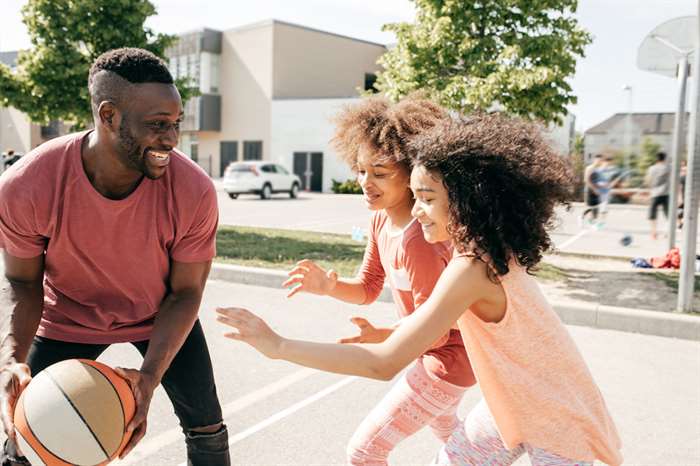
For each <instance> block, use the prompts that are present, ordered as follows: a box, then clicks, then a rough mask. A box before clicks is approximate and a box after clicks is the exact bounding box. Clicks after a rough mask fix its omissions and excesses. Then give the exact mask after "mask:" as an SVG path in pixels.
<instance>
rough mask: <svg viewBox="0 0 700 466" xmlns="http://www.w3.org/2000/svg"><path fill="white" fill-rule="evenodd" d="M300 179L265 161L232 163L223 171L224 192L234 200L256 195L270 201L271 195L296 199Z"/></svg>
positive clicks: (279, 166) (277, 165) (278, 165)
mask: <svg viewBox="0 0 700 466" xmlns="http://www.w3.org/2000/svg"><path fill="white" fill-rule="evenodd" d="M300 187H301V179H299V177H298V176H297V175H295V174H293V173H289V170H287V169H286V168H284V167H283V166H282V165H280V164H277V163H272V162H265V161H248V162H232V163H230V164H229V166H228V167H226V169H225V170H224V191H226V193H228V197H230V198H231V199H236V198H237V197H238V195H239V194H257V195H259V196H260V197H261V198H262V199H270V197H271V196H272V194H273V193H289V197H291V198H296V197H297V195H298V194H299V188H300Z"/></svg>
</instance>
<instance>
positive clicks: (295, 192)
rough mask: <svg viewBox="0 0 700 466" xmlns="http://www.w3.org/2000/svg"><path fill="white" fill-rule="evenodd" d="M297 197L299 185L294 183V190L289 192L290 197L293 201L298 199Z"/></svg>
mask: <svg viewBox="0 0 700 466" xmlns="http://www.w3.org/2000/svg"><path fill="white" fill-rule="evenodd" d="M297 196H299V185H298V184H296V183H294V184H293V185H292V190H291V191H289V197H291V198H292V199H296V198H297Z"/></svg>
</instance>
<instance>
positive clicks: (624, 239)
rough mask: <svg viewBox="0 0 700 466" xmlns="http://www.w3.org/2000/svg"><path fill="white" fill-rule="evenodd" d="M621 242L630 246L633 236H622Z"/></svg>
mask: <svg viewBox="0 0 700 466" xmlns="http://www.w3.org/2000/svg"><path fill="white" fill-rule="evenodd" d="M620 244H621V245H623V246H629V245H630V244H632V236H631V235H624V236H623V237H622V238H620Z"/></svg>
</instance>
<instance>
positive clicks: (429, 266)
mask: <svg viewBox="0 0 700 466" xmlns="http://www.w3.org/2000/svg"><path fill="white" fill-rule="evenodd" d="M368 236H369V238H368V241H367V248H366V249H365V255H364V258H363V260H362V267H361V269H360V273H359V275H358V278H359V279H360V281H361V282H362V284H363V286H364V288H365V294H366V295H367V299H366V302H365V303H364V304H369V303H372V302H374V301H375V300H376V299H377V298H378V297H379V295H380V294H381V292H382V287H383V286H384V280H385V279H387V280H388V281H389V286H390V288H391V292H392V295H393V298H394V302H395V303H396V306H397V308H398V314H399V317H402V318H403V317H406V316H407V315H409V314H411V313H413V311H415V310H416V308H418V306H420V305H421V304H423V303H424V302H425V301H426V300H427V299H428V297H430V293H432V292H433V288H434V287H435V283H437V281H438V278H440V274H441V273H442V271H443V270H444V269H445V267H446V266H447V264H448V263H449V261H450V259H451V258H452V246H451V245H450V244H449V243H437V244H431V243H428V242H427V241H426V240H425V238H424V237H423V231H422V229H421V227H420V224H419V223H418V222H417V221H416V220H413V221H412V222H411V223H410V224H409V225H408V226H406V227H405V228H404V229H403V231H401V232H398V233H395V234H394V233H392V232H391V221H390V220H389V217H388V216H387V214H386V213H385V212H384V211H378V212H375V213H374V215H372V220H371V225H370V230H369V235H368ZM422 358H423V364H424V366H425V368H426V370H427V371H428V372H429V373H431V374H433V375H434V376H435V377H437V378H440V379H442V380H446V381H447V382H450V383H452V384H455V385H460V386H462V387H470V386H472V385H474V383H475V382H476V379H475V378H474V372H473V371H472V368H471V365H470V364H469V358H468V357H467V353H466V352H465V350H464V342H463V341H462V336H461V335H460V333H459V330H456V329H453V330H451V331H450V333H449V334H448V335H445V336H444V337H443V338H442V339H441V340H440V341H439V342H437V343H436V345H434V346H433V348H432V349H430V350H428V351H427V352H426V353H425V354H424V355H423V356H422Z"/></svg>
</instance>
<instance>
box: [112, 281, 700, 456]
mask: <svg viewBox="0 0 700 466" xmlns="http://www.w3.org/2000/svg"><path fill="white" fill-rule="evenodd" d="M231 304H236V305H244V306H247V307H249V308H250V309H252V310H254V311H255V312H257V313H258V314H260V315H261V316H263V317H264V318H266V319H267V320H268V322H269V323H270V324H271V325H272V326H273V328H275V329H276V330H277V331H279V332H280V333H282V334H283V335H285V336H292V337H299V338H302V337H303V338H307V339H313V340H317V341H334V340H336V339H337V338H339V337H341V336H346V335H348V334H351V333H353V327H352V325H351V324H350V323H349V322H348V318H349V317H350V316H352V315H358V314H359V315H366V316H368V317H369V318H371V319H372V320H373V321H375V322H377V323H389V322H391V321H393V312H394V311H393V308H392V306H391V305H390V304H381V303H378V304H375V305H372V306H371V307H369V308H360V307H359V306H351V305H343V304H339V303H336V302H334V301H332V300H330V299H327V298H322V297H316V296H308V295H300V296H297V297H295V298H294V299H292V300H288V299H286V298H285V296H284V291H282V290H279V291H278V290H274V289H269V288H258V287H253V286H244V285H237V284H231V283H225V282H221V281H210V282H209V284H208V286H207V291H206V296H205V302H204V304H203V306H202V312H201V319H202V322H203V326H204V328H205V331H206V333H207V338H208V340H209V345H210V350H211V353H212V359H213V362H214V367H215V371H216V378H217V386H218V390H219V394H220V398H221V402H222V405H223V406H224V413H225V420H226V423H227V424H228V427H229V432H230V438H231V454H232V459H233V463H234V464H236V465H251V466H253V465H256V466H275V465H290V466H291V465H299V466H309V465H324V466H325V465H341V464H343V463H344V451H345V444H346V442H347V440H348V439H349V438H350V436H351V435H352V432H353V431H354V429H355V427H356V426H357V425H358V424H359V423H360V421H361V420H362V418H363V417H364V416H365V415H366V414H367V413H368V412H369V411H370V409H371V408H372V407H373V406H374V405H375V404H376V403H377V402H378V401H379V400H380V399H381V398H382V396H383V395H384V394H385V393H386V392H387V391H388V389H389V387H390V385H391V384H390V383H387V382H380V381H374V380H364V379H359V378H349V377H345V376H340V375H333V374H325V373H319V372H316V371H312V370H308V369H304V368H301V367H297V366H294V365H292V364H289V363H286V362H283V361H270V360H267V359H265V358H264V357H262V356H260V355H259V354H258V353H256V352H255V351H254V350H252V349H251V348H249V347H247V346H246V345H244V344H241V343H238V342H233V341H230V340H227V339H225V338H223V337H222V328H220V327H219V325H218V324H216V322H215V321H214V315H213V309H214V308H215V307H216V306H219V305H231ZM569 331H570V332H571V333H572V335H573V337H574V339H575V340H576V342H577V344H578V345H579V348H580V349H581V351H582V353H583V355H584V357H585V359H586V361H587V362H588V364H589V367H590V368H591V371H592V373H593V375H594V377H595V379H596V381H597V382H598V384H599V386H600V388H601V391H602V392H603V394H604V396H605V399H606V401H607V403H608V406H609V408H610V411H611V413H612V415H613V417H614V419H615V421H616V423H617V426H618V429H619V431H620V434H621V436H622V439H623V443H624V449H623V453H624V455H625V459H626V462H625V464H629V465H636V466H673V465H677V466H690V465H698V464H700V416H698V413H700V390H699V389H698V387H700V343H698V342H691V341H683V340H675V339H668V338H660V337H653V336H645V335H639V334H629V333H621V332H616V331H606V330H594V329H590V328H585V327H574V326H572V327H569ZM103 360H104V361H106V362H108V363H110V364H114V365H127V366H128V365H132V366H135V367H137V366H138V364H139V357H138V355H137V353H136V351H135V350H133V349H132V348H130V347H129V346H127V345H115V346H113V347H112V348H110V349H109V350H108V352H107V353H106V354H105V356H104V357H103ZM479 398H480V395H479V392H478V389H476V388H475V389H472V390H471V391H469V392H468V393H467V395H466V396H465V398H464V400H463V402H462V405H461V407H460V413H461V414H462V415H464V414H466V413H467V412H468V410H469V409H470V408H471V407H472V406H473V405H474V404H475V403H476V402H477V401H478V400H479ZM438 448H439V444H438V442H437V441H436V440H435V439H434V438H433V437H432V434H431V433H430V432H428V431H427V430H426V431H422V432H420V433H418V434H417V435H415V436H414V437H412V438H410V439H409V440H407V441H406V442H404V443H403V444H400V445H399V447H398V448H397V449H396V451H395V452H393V453H392V456H391V458H390V460H391V462H392V464H394V465H420V464H427V463H429V461H430V460H431V458H432V457H433V455H434V454H435V452H436V451H437V450H438ZM184 458H185V446H184V439H183V437H182V435H181V434H180V433H179V431H178V428H177V420H176V418H175V416H174V415H173V414H172V411H171V407H170V404H169V402H168V401H167V399H166V397H165V395H164V393H163V392H162V390H160V389H159V390H158V392H157V393H156V396H155V398H154V401H153V405H152V408H151V412H150V416H149V432H148V434H147V436H146V438H145V439H144V440H143V442H142V443H141V444H140V445H139V447H137V449H136V450H135V451H134V452H133V453H132V456H131V457H130V458H127V460H126V461H124V462H121V463H116V464H121V465H127V464H133V465H144V466H146V465H147V466H160V465H179V464H181V463H182V462H183V461H184ZM517 464H518V465H526V464H529V462H528V460H527V459H524V458H523V459H521V460H520V461H519V462H518V463H517Z"/></svg>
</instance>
